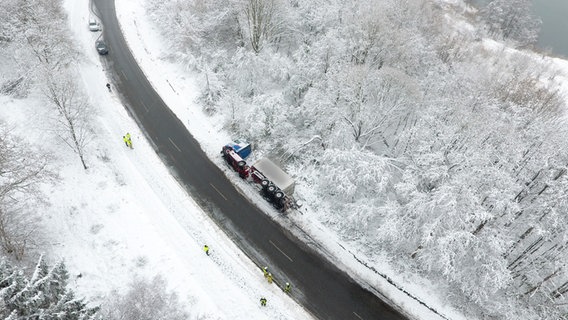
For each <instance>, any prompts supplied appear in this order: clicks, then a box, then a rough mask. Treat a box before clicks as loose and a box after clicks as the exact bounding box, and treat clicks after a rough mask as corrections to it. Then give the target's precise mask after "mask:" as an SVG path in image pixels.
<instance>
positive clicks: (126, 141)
mask: <svg viewBox="0 0 568 320" xmlns="http://www.w3.org/2000/svg"><path fill="white" fill-rule="evenodd" d="M122 141H124V144H126V146H127V147H130V146H129V145H128V139H126V136H122Z"/></svg>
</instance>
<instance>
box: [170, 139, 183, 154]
mask: <svg viewBox="0 0 568 320" xmlns="http://www.w3.org/2000/svg"><path fill="white" fill-rule="evenodd" d="M168 140H170V142H171V143H172V144H173V145H174V147H175V148H176V149H177V150H178V151H179V152H181V149H180V148H179V147H178V146H177V145H176V144H175V143H174V142H173V141H172V139H171V138H168Z"/></svg>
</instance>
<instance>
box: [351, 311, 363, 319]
mask: <svg viewBox="0 0 568 320" xmlns="http://www.w3.org/2000/svg"><path fill="white" fill-rule="evenodd" d="M353 314H354V315H355V316H356V317H357V318H359V319H361V320H363V318H361V316H360V315H358V314H357V312H355V311H353Z"/></svg>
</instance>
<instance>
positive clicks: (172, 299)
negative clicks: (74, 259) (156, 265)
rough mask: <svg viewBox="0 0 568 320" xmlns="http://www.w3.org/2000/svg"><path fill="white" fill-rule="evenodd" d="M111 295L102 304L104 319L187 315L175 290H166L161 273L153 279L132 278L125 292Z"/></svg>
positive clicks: (161, 319) (181, 319)
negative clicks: (103, 304)
mask: <svg viewBox="0 0 568 320" xmlns="http://www.w3.org/2000/svg"><path fill="white" fill-rule="evenodd" d="M111 295H112V297H109V299H107V303H106V305H105V306H103V307H102V311H101V314H102V316H103V317H104V319H107V320H122V319H136V320H186V319H189V315H188V314H187V312H186V311H185V309H184V307H183V306H182V305H181V304H180V303H179V302H178V297H177V294H176V293H175V292H168V291H167V288H166V282H165V280H164V279H163V278H162V277H161V276H155V277H154V278H153V279H152V280H150V281H149V280H146V279H143V278H134V280H133V281H132V282H131V283H130V288H129V290H128V292H126V293H125V294H124V295H120V294H119V293H117V292H113V293H111Z"/></svg>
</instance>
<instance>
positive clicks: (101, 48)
mask: <svg viewBox="0 0 568 320" xmlns="http://www.w3.org/2000/svg"><path fill="white" fill-rule="evenodd" d="M95 48H96V49H97V52H98V53H99V54H100V55H105V54H108V47H107V45H106V43H105V42H104V41H103V40H97V41H96V42H95Z"/></svg>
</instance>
